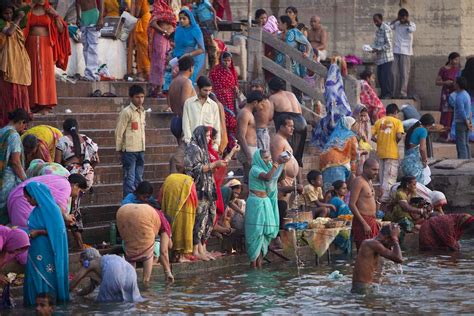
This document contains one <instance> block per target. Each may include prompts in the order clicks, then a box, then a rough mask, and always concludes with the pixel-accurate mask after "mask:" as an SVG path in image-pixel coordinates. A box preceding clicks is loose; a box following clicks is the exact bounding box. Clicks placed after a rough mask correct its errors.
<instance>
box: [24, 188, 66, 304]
mask: <svg viewBox="0 0 474 316" xmlns="http://www.w3.org/2000/svg"><path fill="white" fill-rule="evenodd" d="M26 191H27V192H28V194H29V195H30V196H31V197H32V198H33V199H34V200H35V201H36V203H37V205H36V206H35V208H34V209H33V211H32V212H31V215H30V217H29V219H28V228H29V229H30V230H36V229H44V230H46V231H47V232H48V235H46V236H45V235H41V236H38V237H36V238H33V239H32V240H31V246H30V249H29V252H28V261H27V264H26V272H25V283H24V286H23V297H24V303H25V305H27V306H31V305H34V304H35V299H36V296H37V295H38V294H39V293H42V292H46V293H51V294H53V295H54V296H55V297H56V300H57V301H58V302H67V301H69V253H68V244H67V234H66V226H65V225H64V219H63V217H62V215H61V210H60V209H59V207H58V206H57V205H56V203H55V201H54V199H53V197H52V195H51V192H50V190H49V189H48V187H47V186H46V185H44V184H42V183H39V182H30V183H28V184H27V186H26Z"/></svg>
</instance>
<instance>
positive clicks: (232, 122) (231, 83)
mask: <svg viewBox="0 0 474 316" xmlns="http://www.w3.org/2000/svg"><path fill="white" fill-rule="evenodd" d="M209 79H211V81H212V87H213V90H214V93H215V95H216V96H217V99H218V100H219V101H220V102H221V103H222V105H223V106H224V112H225V123H226V127H227V137H228V144H227V149H228V150H231V149H232V148H233V147H234V144H235V139H236V138H235V134H236V132H237V119H236V109H235V103H234V102H235V96H236V94H237V93H238V91H239V79H238V77H237V71H235V67H234V63H233V62H232V54H231V53H229V52H223V53H222V55H221V62H220V63H219V65H217V66H214V67H213V68H212V69H211V71H210V72H209Z"/></svg>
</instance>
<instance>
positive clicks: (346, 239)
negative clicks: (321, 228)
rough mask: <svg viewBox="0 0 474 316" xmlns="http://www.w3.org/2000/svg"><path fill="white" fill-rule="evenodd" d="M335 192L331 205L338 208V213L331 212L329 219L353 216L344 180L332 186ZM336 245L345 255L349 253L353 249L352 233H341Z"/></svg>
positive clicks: (337, 237)
mask: <svg viewBox="0 0 474 316" xmlns="http://www.w3.org/2000/svg"><path fill="white" fill-rule="evenodd" d="M332 186H333V192H332V194H331V195H332V198H331V200H329V204H332V205H334V206H335V207H336V211H333V210H331V213H329V217H331V218H338V217H339V216H341V215H352V212H351V209H350V207H349V205H347V203H346V202H345V200H346V194H347V184H346V182H344V181H342V180H337V181H336V182H334V183H333V184H332ZM334 244H335V245H336V247H337V248H339V249H341V250H342V251H343V252H344V253H346V254H347V253H349V251H350V249H351V238H350V231H341V232H340V233H339V234H338V235H337V236H336V239H334Z"/></svg>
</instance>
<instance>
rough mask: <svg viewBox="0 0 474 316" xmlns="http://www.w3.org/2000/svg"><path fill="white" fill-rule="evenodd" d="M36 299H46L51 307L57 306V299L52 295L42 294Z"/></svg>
mask: <svg viewBox="0 0 474 316" xmlns="http://www.w3.org/2000/svg"><path fill="white" fill-rule="evenodd" d="M36 298H44V299H46V300H47V301H48V304H49V306H54V304H56V299H55V298H54V296H53V295H52V294H51V293H46V292H41V293H39V294H38V295H36Z"/></svg>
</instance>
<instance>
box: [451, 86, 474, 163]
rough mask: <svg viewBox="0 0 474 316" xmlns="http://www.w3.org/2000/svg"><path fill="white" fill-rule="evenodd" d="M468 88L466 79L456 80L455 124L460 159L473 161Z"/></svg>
mask: <svg viewBox="0 0 474 316" xmlns="http://www.w3.org/2000/svg"><path fill="white" fill-rule="evenodd" d="M466 87H467V80H466V78H464V77H459V78H457V79H456V99H455V102H454V122H455V126H456V150H457V152H458V159H471V147H470V146H469V131H470V130H471V129H472V124H471V122H472V112H471V97H470V96H469V93H467V91H466Z"/></svg>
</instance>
